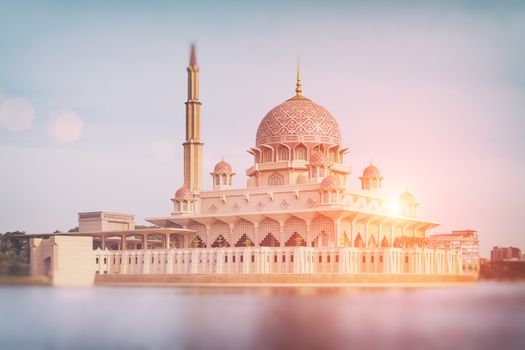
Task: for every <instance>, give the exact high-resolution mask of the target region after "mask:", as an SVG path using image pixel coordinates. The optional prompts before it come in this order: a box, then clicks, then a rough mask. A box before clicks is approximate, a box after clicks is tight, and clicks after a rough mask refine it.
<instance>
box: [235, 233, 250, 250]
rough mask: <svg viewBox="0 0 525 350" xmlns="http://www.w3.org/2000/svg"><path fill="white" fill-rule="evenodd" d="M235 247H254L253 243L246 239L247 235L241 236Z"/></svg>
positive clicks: (248, 238)
mask: <svg viewBox="0 0 525 350" xmlns="http://www.w3.org/2000/svg"><path fill="white" fill-rule="evenodd" d="M235 246H236V247H254V246H255V243H253V240H252V239H250V237H248V235H247V234H243V235H242V236H241V238H239V240H238V241H237V243H235Z"/></svg>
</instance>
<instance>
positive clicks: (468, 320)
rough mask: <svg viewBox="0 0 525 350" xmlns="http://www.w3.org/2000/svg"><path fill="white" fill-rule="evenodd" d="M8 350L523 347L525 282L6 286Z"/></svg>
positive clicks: (4, 342) (1, 302)
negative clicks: (403, 285)
mask: <svg viewBox="0 0 525 350" xmlns="http://www.w3.org/2000/svg"><path fill="white" fill-rule="evenodd" d="M0 310H1V313H0V344H1V346H0V348H2V349H349V348H356V349H378V348H389V349H421V348H425V349H442V348H459V349H462V348H465V349H474V348H475V349H484V348H486V349H493V348H507V349H524V348H525V334H524V333H525V332H524V330H525V326H524V325H525V285H524V284H489V283H487V284H480V285H476V286H466V287H461V288H458V287H454V288H438V289H417V288H409V289H392V288H336V287H334V288H268V287H263V288H209V287H207V288H168V287H166V288H147V287H142V288H123V287H118V288H108V287H106V288H102V287H97V288H91V289H65V288H64V289H54V288H45V287H3V288H0Z"/></svg>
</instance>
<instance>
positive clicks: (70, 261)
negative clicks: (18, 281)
mask: <svg viewBox="0 0 525 350" xmlns="http://www.w3.org/2000/svg"><path fill="white" fill-rule="evenodd" d="M30 247H31V253H30V254H31V256H30V260H31V275H33V276H47V277H49V278H51V281H52V284H53V285H56V286H90V285H92V284H93V282H94V278H95V266H94V264H93V248H92V247H93V238H92V237H82V236H50V237H49V238H32V239H31V240H30Z"/></svg>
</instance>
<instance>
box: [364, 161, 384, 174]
mask: <svg viewBox="0 0 525 350" xmlns="http://www.w3.org/2000/svg"><path fill="white" fill-rule="evenodd" d="M363 177H381V173H380V172H379V169H378V168H376V167H375V166H373V165H372V164H371V163H370V165H369V166H367V167H366V168H365V170H364V171H363Z"/></svg>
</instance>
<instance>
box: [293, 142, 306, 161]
mask: <svg viewBox="0 0 525 350" xmlns="http://www.w3.org/2000/svg"><path fill="white" fill-rule="evenodd" d="M295 159H296V160H306V147H304V146H302V145H299V146H297V147H296V148H295Z"/></svg>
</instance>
